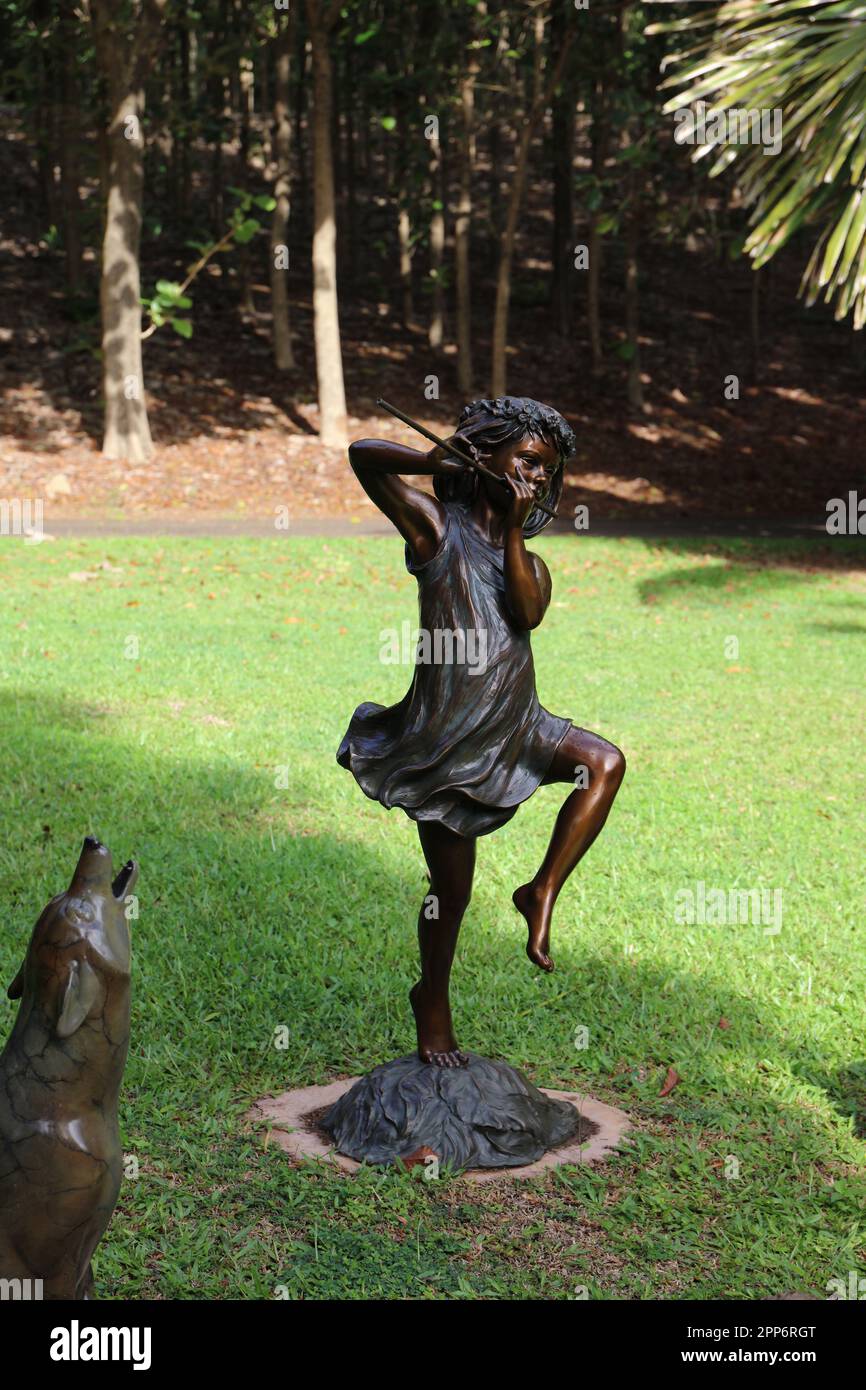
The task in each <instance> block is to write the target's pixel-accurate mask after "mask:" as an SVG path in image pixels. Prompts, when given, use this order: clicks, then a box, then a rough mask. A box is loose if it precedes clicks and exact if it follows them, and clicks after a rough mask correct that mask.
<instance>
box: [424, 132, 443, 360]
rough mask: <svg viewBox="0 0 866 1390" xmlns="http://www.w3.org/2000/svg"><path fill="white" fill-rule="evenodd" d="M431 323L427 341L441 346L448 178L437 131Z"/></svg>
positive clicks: (432, 147)
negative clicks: (445, 176) (446, 178)
mask: <svg viewBox="0 0 866 1390" xmlns="http://www.w3.org/2000/svg"><path fill="white" fill-rule="evenodd" d="M430 198H431V202H432V205H433V207H432V212H431V214H430V281H431V301H430V323H429V325H428V329H427V341H428V342H429V344H430V346H431V348H433V349H434V350H436V349H438V348H441V346H442V340H443V338H444V336H445V325H444V322H443V295H442V263H443V260H444V255H445V181H444V178H443V173H442V144H441V141H440V138H439V134H438V133H437V134H436V135H435V137H433V138H431V140H430Z"/></svg>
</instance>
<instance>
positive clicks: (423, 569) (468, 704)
mask: <svg viewBox="0 0 866 1390" xmlns="http://www.w3.org/2000/svg"><path fill="white" fill-rule="evenodd" d="M453 438H454V441H455V444H456V447H457V448H458V449H459V451H460V452H461V453H463V454H465V453H466V452H467V450H468V451H469V452H470V454H472V456H474V457H477V458H478V460H479V461H480V463H481V464H482V465H483V468H484V471H483V472H482V471H479V470H478V469H472V468H468V467H467V466H466V465H465V464H464V463H462V462H461V461H460V460H459V459H458V458H456V457H454V456H453V454H452V453H449V449H448V448H447V447H445V448H443V447H440V446H437V447H435V448H433V449H431V450H430V451H429V452H426V453H424V452H419V451H418V450H416V449H411V448H407V447H406V446H404V445H401V444H395V443H393V442H390V441H387V440H377V439H363V440H359V441H358V442H357V443H355V444H353V445H352V446H351V448H350V450H349V459H350V462H351V465H352V468H353V469H354V471H355V474H356V475H357V477H358V479H359V481H360V483H361V485H362V486H363V488H364V489H365V491H366V492H367V493H368V495H369V496H370V497H371V498H372V500H373V501H374V502H375V503H376V504H377V506H378V507H379V508H380V509H381V510H382V511H383V512H384V513H385V515H386V516H388V517H389V518H390V519H391V520H392V521H393V523H394V525H395V526H396V528H397V530H398V531H399V532H400V534H401V535H402V536H403V538H404V540H405V543H406V563H407V567H408V569H409V571H410V573H412V574H413V575H414V576H415V578H416V580H417V582H418V591H419V605H420V631H421V633H422V635H423V634H425V633H426V634H428V636H429V635H430V634H431V633H436V632H440V633H443V632H444V633H448V632H450V633H452V634H453V633H455V632H462V633H463V634H464V640H463V646H462V648H461V647H460V645H459V644H457V645H456V646H455V645H454V644H453V643H452V645H451V651H452V653H453V652H454V651H455V650H456V651H457V653H458V655H457V658H456V659H451V660H442V661H438V662H437V660H436V659H435V656H434V657H433V659H427V660H422V659H421V647H420V646H419V659H418V662H417V664H416V668H415V673H414V677H413V680H412V684H411V686H410V689H409V691H408V692H407V694H406V696H405V698H404V699H403V700H402V701H401V702H400V703H399V704H397V705H394V706H392V707H391V708H388V709H386V708H384V707H383V706H381V705H377V704H372V703H369V702H368V703H365V704H362V705H360V706H359V707H358V709H357V710H356V711H355V714H354V716H353V717H352V720H351V722H350V724H349V728H348V730H347V731H346V734H345V737H344V738H343V741H342V743H341V745H340V748H339V750H338V753H337V760H338V762H340V764H341V765H342V766H344V767H346V768H348V769H350V770H351V772H352V773H353V774H354V776H355V778H356V780H357V781H358V783H359V785H360V786H361V788H362V790H363V791H364V792H365V793H366V794H367V795H368V796H370V797H373V798H375V799H376V800H378V801H379V802H380V803H381V804H382V805H383V806H385V807H388V808H391V807H394V806H399V807H400V808H401V809H402V810H404V811H405V812H406V814H407V815H409V816H411V817H412V819H413V820H415V821H416V822H417V825H418V834H419V838H420V841H421V848H422V851H423V854H424V857H425V860H426V862H427V867H428V870H429V874H430V887H429V893H428V894H427V895H426V896H425V898H424V902H423V903H422V906H421V911H420V914H419V918H418V938H419V944H420V953H421V977H420V979H419V980H418V982H417V984H416V985H415V986H414V987H413V989H412V992H411V1003H412V1008H413V1011H414V1014H415V1020H416V1025H417V1037H418V1055H419V1058H420V1059H421V1060H422V1061H423V1062H426V1063H430V1064H432V1065H434V1066H437V1067H462V1066H465V1065H466V1064H467V1055H466V1054H465V1053H463V1052H461V1050H460V1048H459V1046H458V1043H457V1040H456V1037H455V1035H454V1029H453V1026H452V1021H451V1009H450V1004H449V993H448V987H449V977H450V972H451V964H452V960H453V957H454V951H455V947H456V944H457V936H458V932H459V930H460V924H461V922H462V919H463V914H464V912H465V911H466V908H467V905H468V903H469V899H470V894H471V891H472V879H473V873H474V867H475V842H476V839H477V838H478V836H479V835H485V834H488V833H490V832H491V831H494V830H496V829H498V828H499V827H500V826H501V825H503V824H505V822H506V821H508V820H510V819H511V817H512V816H513V815H514V813H515V811H516V810H517V807H518V806H519V805H520V804H521V802H523V801H525V800H526V799H527V798H528V797H529V796H531V795H532V794H533V793H534V792H535V791H536V789H537V788H538V787H539V786H540V785H542V784H547V783H553V782H558V783H563V784H566V785H570V786H571V787H572V790H571V792H570V794H569V795H568V796H567V797H566V799H565V801H564V803H563V804H562V806H561V808H560V811H559V814H558V816H557V818H556V823H555V825H554V827H553V833H552V836H551V839H550V844H549V846H548V849H547V853H546V854H545V856H544V859H543V861H542V863H541V865H540V866H539V867H538V869H537V870H536V872H535V873H534V874H533V876H532V877H531V878H529V879H528V880H527V881H526V882H525V883H523V884H521V885H520V886H519V887H517V888H516V889H515V890H514V893H513V895H512V898H513V902H514V905H515V907H516V908H517V910H518V911H519V912H520V913H521V915H522V916H523V918H524V919H525V921H526V925H527V931H528V939H527V946H526V950H527V954H528V956H529V959H530V960H531V961H532V962H533V963H534V964H535V965H537V966H539V967H540V968H541V969H542V970H545V971H550V970H553V959H552V957H551V953H550V930H551V919H552V914H553V908H554V904H555V902H556V899H557V897H558V895H559V893H560V890H561V889H562V886H563V884H564V883H565V881H566V879H567V878H568V876H569V874H570V873H571V872H572V870H573V869H574V868H575V866H576V865H577V864H578V862H579V861H580V859H581V858H582V857H583V855H584V854H585V853H586V851H587V850H588V849H589V847H590V845H591V844H592V842H593V841H594V839H595V837H596V836H597V835H598V833H599V831H600V830H601V828H602V826H603V825H604V822H605V820H606V818H607V815H608V812H609V810H610V808H611V805H612V804H613V800H614V797H615V796H616V794H617V791H618V790H619V786H620V783H621V781H622V778H623V774H624V772H625V759H624V757H623V755H622V753H621V752H620V750H619V749H618V748H616V747H615V746H614V745H613V744H612V743H609V742H608V741H607V740H605V739H603V738H601V737H599V736H598V735H597V734H593V733H590V732H589V731H588V730H586V729H582V728H578V727H576V726H575V725H574V724H573V723H572V721H571V720H570V719H564V718H560V717H559V716H557V715H553V714H551V713H549V712H548V711H547V710H545V709H544V707H543V706H542V705H541V704H540V703H539V701H538V697H537V695H536V691H535V672H534V667H533V662H532V651H531V646H530V636H529V634H530V632H531V631H532V629H534V628H536V627H537V626H538V625H539V623H540V622H541V621H542V619H543V617H544V614H545V612H546V610H547V607H548V604H549V603H550V596H551V580H550V574H549V572H548V570H547V567H546V565H545V564H544V561H543V560H542V559H541V558H540V557H539V556H537V555H534V554H532V553H531V552H530V551H529V550H527V548H526V544H525V542H526V540H527V539H529V538H530V537H531V536H533V535H535V534H537V533H538V531H540V530H541V529H542V527H543V526H545V525H546V524H547V523H548V521H549V520H550V513H551V511H555V508H556V504H557V503H558V501H559V498H560V495H561V491H562V479H563V471H564V466H565V463H566V461H567V459H568V457H569V456H570V455H571V453H572V452H573V449H574V437H573V435H572V432H571V429H570V428H569V426H568V424H567V423H566V421H565V420H564V419H563V418H562V416H561V415H559V414H558V412H557V411H555V410H553V409H551V408H550V407H548V406H544V405H541V404H540V403H539V402H537V401H533V400H528V399H525V398H522V397H503V398H499V399H497V400H483V401H475V402H473V403H472V404H471V405H468V406H467V407H466V408H465V409H464V411H463V413H462V415H461V417H460V421H459V425H458V430H457V433H456V435H455V436H453ZM491 473H492V474H494V475H495V477H494V478H491V477H490V476H489V474H491ZM401 474H402V475H412V474H415V475H419V474H427V475H431V476H432V477H433V479H434V491H435V494H436V495H435V496H433V497H431V496H430V495H429V494H428V493H426V492H422V491H421V490H420V489H418V488H416V487H413V486H411V484H410V483H408V482H406V481H405V478H404V477H401V476H399V475H401ZM542 503H543V504H544V506H545V508H546V510H542V508H541V506H540V505H539V504H542ZM444 645H445V644H444V643H443V644H441V645H440V652H441V651H442V650H444ZM578 645H579V644H578ZM482 647H483V660H481V659H480V656H481V652H482ZM430 650H432V651H434V652H435V650H436V647H435V643H431V645H430ZM461 650H462V653H463V655H462V658H461V656H460V652H461ZM470 653H471V655H470Z"/></svg>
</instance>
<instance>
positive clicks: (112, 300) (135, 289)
mask: <svg viewBox="0 0 866 1390" xmlns="http://www.w3.org/2000/svg"><path fill="white" fill-rule="evenodd" d="M165 6H166V0H143V3H142V6H141V9H140V10H139V12H138V19H137V23H136V25H135V32H134V33H133V34H132V35H127V34H125V33H124V32H122V30H121V29H120V27H119V21H118V20H117V19H116V17H115V14H114V5H113V0H91V7H90V14H91V19H92V22H93V29H94V40H95V44H96V52H97V60H98V63H99V67H100V69H101V73H102V76H103V77H104V79H105V82H106V87H107V91H108V100H109V118H108V186H107V190H106V215H105V233H104V237H103V242H102V267H101V281H100V306H101V311H102V364H103V390H104V397H105V436H104V440H103V446H102V452H103V454H104V455H105V456H106V457H107V458H110V459H128V460H130V461H131V462H133V463H142V462H144V461H146V460H147V459H148V458H149V457H150V455H151V453H152V452H153V444H152V442H151V437H150V426H149V424H148V420H147V407H146V404H145V399H144V372H143V369H142V357H141V276H140V270H139V262H138V251H139V243H140V238H141V216H142V193H143V184H144V165H143V150H144V137H143V131H142V115H143V108H144V92H143V83H144V77H145V74H146V72H147V70H148V69H149V67H150V65H151V63H152V60H153V56H154V53H155V49H156V44H157V41H158V37H159V32H160V27H161V25H162V21H163V17H164V13H165Z"/></svg>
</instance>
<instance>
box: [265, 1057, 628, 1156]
mask: <svg viewBox="0 0 866 1390" xmlns="http://www.w3.org/2000/svg"><path fill="white" fill-rule="evenodd" d="M358 1079H359V1078H358V1077H357V1076H349V1077H346V1078H345V1080H342V1081H332V1082H330V1083H329V1084H328V1085H327V1086H303V1087H301V1088H299V1089H298V1090H295V1091H283V1093H282V1094H281V1095H278V1096H264V1097H263V1098H262V1099H261V1100H258V1101H256V1103H255V1105H254V1106H253V1108H252V1110H250V1111H249V1112H248V1115H247V1118H248V1119H250V1120H255V1121H257V1122H258V1123H261V1122H262V1121H264V1122H265V1123H266V1124H267V1125H268V1126H269V1131H268V1139H267V1142H271V1141H273V1142H275V1143H276V1144H278V1145H279V1147H280V1148H281V1149H283V1150H284V1152H285V1153H287V1154H288V1155H289V1156H290V1157H291V1158H293V1159H296V1160H297V1161H301V1160H302V1159H305V1158H313V1159H319V1160H321V1161H323V1162H325V1163H328V1164H330V1165H331V1167H333V1168H337V1169H339V1170H340V1171H341V1172H344V1173H357V1171H358V1169H359V1168H360V1167H361V1166H362V1165H361V1164H360V1163H357V1162H356V1161H355V1159H353V1158H346V1156H345V1155H344V1154H341V1153H338V1152H337V1151H336V1149H335V1148H334V1146H333V1144H329V1143H328V1142H327V1140H326V1139H325V1138H324V1137H323V1135H322V1134H321V1132H320V1131H318V1130H317V1128H316V1123H315V1121H316V1117H318V1116H319V1115H321V1113H322V1111H323V1110H326V1109H327V1108H328V1107H329V1106H331V1105H333V1104H334V1103H335V1102H336V1101H338V1100H339V1099H340V1097H341V1096H343V1095H345V1093H346V1092H347V1091H348V1090H349V1088H350V1087H351V1086H354V1084H355V1082H356V1081H357V1080H358ZM540 1089H541V1091H542V1093H543V1094H544V1095H546V1096H549V1097H550V1099H551V1100H564V1101H567V1102H568V1103H569V1104H570V1105H573V1106H574V1107H575V1109H576V1110H577V1111H578V1112H579V1113H580V1114H581V1115H582V1116H583V1118H584V1119H586V1120H588V1121H589V1122H590V1125H591V1126H592V1127H593V1132H592V1134H591V1136H590V1138H589V1139H587V1140H584V1142H583V1143H581V1142H580V1141H579V1140H575V1141H574V1142H573V1143H567V1144H562V1145H560V1146H559V1147H558V1148H556V1149H552V1150H551V1151H550V1152H549V1153H546V1154H544V1155H543V1157H542V1158H539V1159H538V1160H537V1161H536V1162H535V1163H527V1164H524V1165H523V1166H522V1167H515V1168H468V1169H466V1171H465V1172H463V1173H462V1174H461V1175H460V1176H461V1177H462V1178H465V1179H466V1180H467V1181H468V1182H495V1181H496V1180H497V1179H501V1178H534V1177H536V1176H537V1175H538V1174H539V1173H544V1172H546V1171H547V1169H548V1168H559V1167H561V1166H562V1165H563V1164H565V1163H597V1162H598V1161H599V1159H603V1158H606V1157H607V1156H608V1154H610V1153H611V1152H612V1151H613V1150H614V1149H616V1148H617V1146H618V1144H619V1142H620V1140H621V1138H622V1136H623V1134H624V1133H625V1131H626V1130H627V1129H629V1128H630V1121H629V1118H628V1116H627V1115H626V1113H625V1111H623V1110H617V1109H616V1108H615V1106H612V1105H605V1104H604V1103H603V1102H602V1101H600V1100H594V1099H593V1098H592V1096H585V1095H580V1094H578V1092H576V1091H551V1090H548V1088H547V1087H545V1086H542V1087H541V1088H540Z"/></svg>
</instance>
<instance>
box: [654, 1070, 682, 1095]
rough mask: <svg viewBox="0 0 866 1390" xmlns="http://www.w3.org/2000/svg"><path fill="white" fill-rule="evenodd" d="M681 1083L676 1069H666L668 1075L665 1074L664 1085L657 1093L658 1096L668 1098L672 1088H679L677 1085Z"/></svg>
mask: <svg viewBox="0 0 866 1390" xmlns="http://www.w3.org/2000/svg"><path fill="white" fill-rule="evenodd" d="M681 1081H682V1077H681V1076H680V1074H679V1072H678V1071H677V1069H676V1067H668V1074H667V1076H666V1077H665V1084H664V1085H663V1086H662V1088H661V1090H660V1091H659V1095H660V1096H669V1095H670V1093H671V1091H672V1090H673V1089H674V1087H675V1086H679V1084H680V1082H681Z"/></svg>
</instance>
